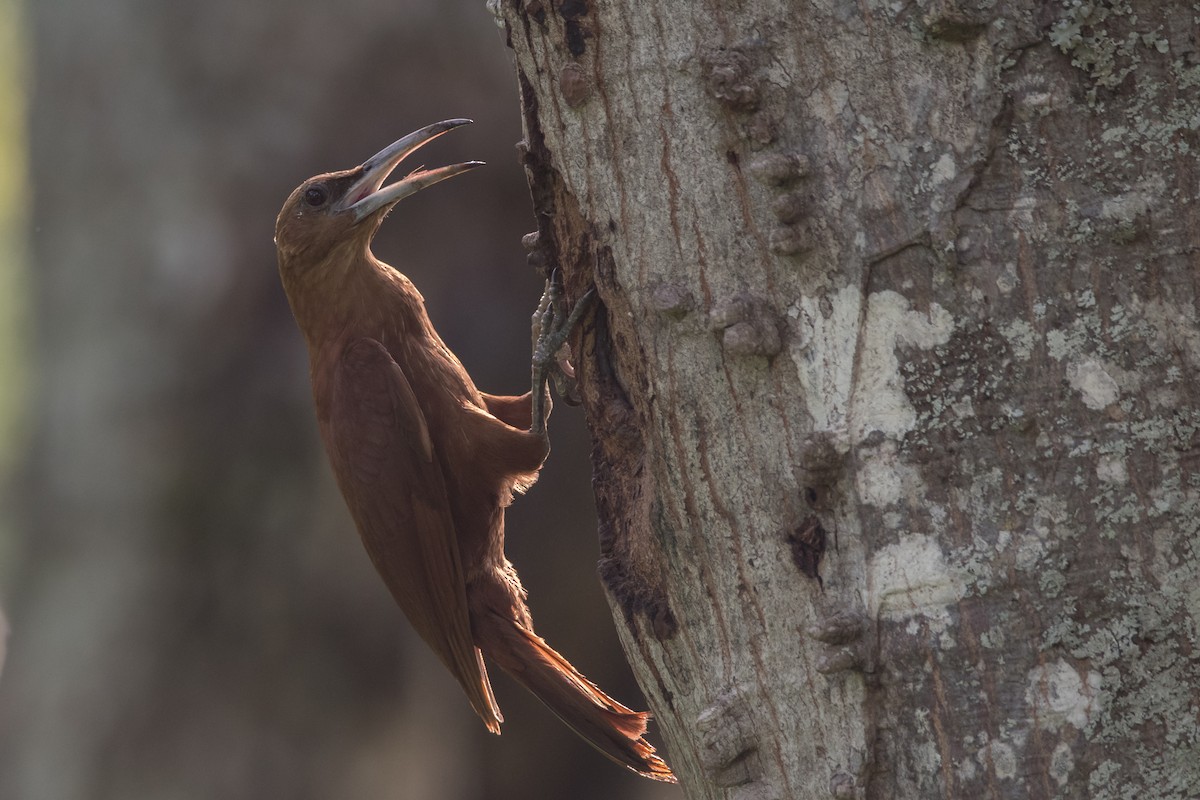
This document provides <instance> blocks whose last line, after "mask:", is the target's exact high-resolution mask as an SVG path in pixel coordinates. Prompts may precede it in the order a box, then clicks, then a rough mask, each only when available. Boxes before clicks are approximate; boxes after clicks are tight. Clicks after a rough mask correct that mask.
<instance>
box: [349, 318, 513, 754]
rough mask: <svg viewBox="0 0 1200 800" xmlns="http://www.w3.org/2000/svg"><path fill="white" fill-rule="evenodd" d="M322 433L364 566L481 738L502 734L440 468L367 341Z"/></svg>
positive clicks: (393, 370) (402, 387)
mask: <svg viewBox="0 0 1200 800" xmlns="http://www.w3.org/2000/svg"><path fill="white" fill-rule="evenodd" d="M327 425H328V431H327V444H328V449H329V456H330V459H331V461H332V462H333V467H334V471H335V473H336V474H337V477H338V483H339V485H340V486H341V489H342V494H343V495H344V496H345V498H346V502H347V504H348V505H349V507H350V512H351V514H352V516H353V517H354V521H355V523H356V524H357V526H358V531H359V534H360V535H361V536H362V540H363V544H364V545H365V546H366V549H367V553H368V554H369V555H370V557H371V561H372V562H373V563H374V564H375V568H376V569H377V570H378V571H379V574H380V575H381V576H382V577H383V580H384V582H385V583H386V584H387V587H388V589H389V590H390V591H391V593H392V596H393V597H394V598H395V599H396V602H397V603H398V604H399V605H400V608H401V609H402V610H403V611H404V613H405V615H406V616H407V617H408V619H409V621H410V622H411V623H412V626H413V627H414V628H415V629H416V631H417V633H418V634H420V636H421V638H422V639H424V640H425V641H426V642H427V643H428V644H429V646H430V647H431V648H433V651H434V652H435V653H437V655H438V657H439V658H441V660H442V661H443V663H445V664H446V666H447V667H448V668H449V669H450V671H451V672H452V673H454V676H455V677H456V678H457V679H458V681H459V683H461V684H462V687H463V689H464V690H465V691H466V693H467V696H468V697H469V698H470V701H471V705H472V706H474V708H475V711H476V712H477V713H478V714H479V716H480V717H481V718H482V719H483V721H484V724H485V725H487V727H488V730H490V731H492V732H493V733H499V732H500V722H501V721H502V719H503V718H502V717H501V715H500V709H499V708H498V707H497V705H496V700H495V697H494V696H493V695H492V689H491V685H490V683H489V682H488V678H487V671H486V668H485V667H484V664H483V657H482V655H481V654H480V652H479V650H478V648H476V647H475V645H474V642H473V640H472V638H471V623H470V618H469V616H468V612H467V598H466V588H465V580H464V576H463V569H462V562H461V561H460V558H459V552H458V540H457V538H456V534H455V529H454V522H453V519H452V517H451V514H450V506H449V499H448V496H447V492H446V484H445V480H444V478H443V475H442V468H441V464H440V463H439V461H438V458H437V453H436V451H435V448H434V443H433V441H432V439H431V438H430V434H429V428H428V426H427V425H426V421H425V417H424V414H423V413H422V412H421V407H420V405H419V404H418V402H417V398H416V396H415V395H414V393H413V390H412V386H411V385H410V384H409V381H408V379H407V377H406V376H405V374H404V371H403V370H402V369H401V368H400V366H399V365H398V364H397V363H396V362H395V360H394V359H393V358H392V357H391V355H390V354H389V353H388V351H387V349H386V348H384V346H383V345H382V344H380V343H379V342H377V341H375V340H374V339H369V338H361V339H357V340H355V341H353V342H351V343H349V344H348V345H347V346H346V348H345V349H344V350H343V351H342V353H341V356H340V357H339V359H338V363H337V366H336V368H335V374H334V380H333V388H332V403H331V407H330V414H329V421H328V423H327Z"/></svg>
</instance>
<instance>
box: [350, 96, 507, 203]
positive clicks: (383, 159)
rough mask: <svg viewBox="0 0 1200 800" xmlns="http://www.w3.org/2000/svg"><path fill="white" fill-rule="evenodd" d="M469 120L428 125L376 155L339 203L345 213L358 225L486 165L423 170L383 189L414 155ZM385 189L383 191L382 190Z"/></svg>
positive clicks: (448, 120)
mask: <svg viewBox="0 0 1200 800" xmlns="http://www.w3.org/2000/svg"><path fill="white" fill-rule="evenodd" d="M470 122H471V120H469V119H447V120H443V121H442V122H435V123H433V124H432V125H427V126H425V127H424V128H421V130H419V131H413V132H412V133H410V134H409V135H408V136H405V137H404V138H403V139H399V140H397V141H395V142H392V143H391V144H389V145H388V146H387V147H385V148H383V149H382V150H380V151H379V152H378V153H376V154H375V155H373V156H371V157H370V158H368V159H367V160H366V161H365V162H363V165H362V167H361V169H362V175H361V176H360V177H359V179H358V180H356V181H355V182H354V183H353V185H351V187H350V188H349V189H348V190H347V191H346V195H345V197H344V198H343V199H342V200H341V202H340V203H339V206H340V209H339V210H341V211H350V212H352V213H353V214H354V221H355V222H360V221H362V220H364V219H366V218H367V217H369V216H370V215H371V214H373V213H375V212H376V211H378V210H379V209H381V208H385V207H390V206H392V205H394V204H396V203H398V202H399V201H401V200H403V199H404V198H406V197H408V196H409V195H411V194H416V193H417V192H419V191H421V190H422V189H424V188H425V187H426V186H432V185H433V184H435V183H437V182H438V181H444V180H445V179H446V178H453V177H454V176H455V175H461V174H462V173H464V172H466V171H467V170H470V169H474V168H475V167H478V166H480V165H482V164H483V162H482V161H468V162H466V163H464V164H451V165H450V166H448V167H438V168H437V169H428V170H426V169H419V170H417V171H416V172H413V173H411V174H409V175H407V176H406V177H405V178H404V179H403V180H400V181H397V182H396V183H393V184H391V185H390V186H387V187H383V182H384V181H385V180H387V177H388V175H391V174H392V170H394V169H396V167H397V166H398V165H399V164H400V162H401V161H403V160H404V159H405V158H407V157H408V156H409V155H411V154H412V153H413V152H415V151H416V150H418V149H419V148H421V147H423V146H424V145H426V144H427V143H429V142H431V141H433V140H434V139H436V138H437V137H439V136H441V135H442V134H443V133H445V132H446V131H448V130H451V129H453V128H457V127H458V126H460V125H468V124H470ZM381 187H383V188H381Z"/></svg>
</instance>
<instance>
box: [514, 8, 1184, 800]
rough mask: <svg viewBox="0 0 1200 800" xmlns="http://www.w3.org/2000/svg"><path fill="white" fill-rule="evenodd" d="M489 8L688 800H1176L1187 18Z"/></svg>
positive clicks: (630, 634) (602, 496)
mask: <svg viewBox="0 0 1200 800" xmlns="http://www.w3.org/2000/svg"><path fill="white" fill-rule="evenodd" d="M494 5H495V11H496V12H497V14H498V17H499V19H500V20H501V21H502V24H503V25H504V26H505V29H506V33H507V36H508V41H509V44H510V46H511V47H512V48H513V49H514V51H515V52H516V59H517V70H518V80H519V83H520V86H521V91H522V98H523V104H524V122H525V128H526V145H527V146H526V150H525V163H526V167H527V172H528V176H529V179H530V184H531V187H532V193H533V197H534V202H535V206H536V210H537V212H538V224H539V234H540V235H539V237H538V241H537V249H536V250H535V253H534V256H535V259H534V260H535V261H538V262H540V263H544V264H546V265H551V266H554V265H556V266H559V267H561V268H562V269H563V270H564V272H565V273H566V275H567V283H568V287H569V289H570V290H571V292H573V293H575V294H576V295H577V294H578V293H579V292H581V291H582V290H583V289H584V288H585V287H586V286H587V285H588V284H590V283H592V282H594V283H595V285H596V287H597V289H598V293H599V297H600V300H601V302H600V303H599V304H598V308H599V310H598V312H597V314H596V316H595V317H594V319H593V321H592V322H591V324H590V326H589V327H588V328H587V329H586V330H585V331H584V335H583V351H582V353H581V354H580V356H579V364H578V366H579V370H580V375H581V382H582V391H583V395H584V401H585V408H586V411H587V414H588V418H589V421H590V425H591V429H592V433H593V436H594V439H595V449H594V453H593V461H594V471H595V490H596V496H597V504H598V509H599V513H600V526H601V528H600V535H601V543H602V550H603V558H602V562H601V575H602V578H603V579H604V582H605V585H606V587H607V590H608V594H609V598H610V601H611V604H612V606H613V609H614V612H615V616H616V617H617V618H618V621H619V626H620V628H621V631H622V638H623V642H624V644H625V647H626V650H627V653H628V655H629V657H630V659H631V661H632V662H633V665H634V668H635V671H636V672H637V674H638V675H639V678H640V680H641V683H642V685H643V688H644V689H645V691H646V692H647V694H648V696H649V697H650V699H651V705H652V707H653V709H654V711H655V712H656V713H657V718H658V723H659V725H660V727H661V730H662V733H663V735H664V737H665V739H666V741H667V745H668V746H667V755H668V760H670V761H671V763H672V764H673V766H674V768H675V769H676V770H677V772H678V773H679V775H680V777H681V780H682V783H683V786H684V789H685V791H686V793H687V795H688V796H689V797H691V798H716V797H729V798H760V797H761V798H816V797H827V796H834V797H860V798H884V797H897V798H930V797H945V798H961V797H976V796H978V797H997V798H999V797H1012V798H1030V797H1032V798H1042V797H1056V798H1084V797H1090V798H1110V797H1111V798H1115V797H1126V796H1138V797H1155V798H1183V797H1193V796H1197V795H1200V749H1198V744H1197V743H1198V742H1200V722H1198V715H1197V708H1198V707H1200V653H1198V652H1197V649H1196V644H1197V641H1196V637H1197V627H1198V618H1200V593H1198V592H1197V590H1196V588H1195V587H1196V586H1198V585H1200V561H1198V560H1197V552H1196V550H1197V542H1198V534H1197V521H1196V520H1197V514H1196V512H1197V504H1198V503H1200V488H1198V476H1197V474H1196V472H1195V466H1194V465H1195V463H1196V452H1197V435H1198V433H1197V431H1198V426H1200V410H1198V409H1200V406H1198V404H1197V399H1198V398H1197V389H1196V386H1197V371H1198V369H1200V327H1198V325H1197V280H1198V278H1197V275H1198V274H1200V273H1198V272H1197V267H1198V266H1200V265H1198V263H1197V260H1198V259H1197V237H1198V236H1200V233H1198V231H1200V218H1198V217H1197V213H1196V206H1195V203H1196V199H1197V196H1196V192H1197V181H1198V179H1200V174H1198V170H1197V168H1196V164H1195V152H1196V148H1197V145H1198V144H1200V142H1198V141H1197V138H1198V137H1197V132H1196V128H1197V124H1196V120H1197V118H1198V117H1197V115H1198V114H1200V97H1198V89H1197V87H1198V86H1200V67H1198V66H1197V49H1196V47H1197V45H1196V42H1195V38H1194V37H1195V25H1194V21H1193V15H1194V13H1195V11H1194V9H1193V8H1192V7H1191V6H1190V5H1189V4H1185V3H1178V2H1177V3H1155V4H1150V3H1144V4H1137V5H1138V7H1137V8H1136V10H1135V9H1134V8H1133V7H1131V5H1130V4H1127V3H1082V4H1081V3H1070V4H1058V3H1056V4H1043V3H1035V2H1031V1H1026V2H1020V1H1019V0H1018V1H1015V2H1014V1H1013V0H1009V1H1008V2H1002V1H998V2H970V0H962V2H953V0H945V1H940V0H925V1H920V2H912V3H902V4H885V3H877V2H864V3H856V4H847V3H843V2H816V3H789V2H772V1H771V0H746V1H745V2H741V3H736V4H730V3H725V2H720V0H704V1H701V0H690V1H689V2H687V3H682V2H668V3H638V2H613V3H591V2H588V0H554V1H553V2H552V1H551V0H516V2H514V0H505V2H503V3H499V4H494ZM818 570H819V571H818Z"/></svg>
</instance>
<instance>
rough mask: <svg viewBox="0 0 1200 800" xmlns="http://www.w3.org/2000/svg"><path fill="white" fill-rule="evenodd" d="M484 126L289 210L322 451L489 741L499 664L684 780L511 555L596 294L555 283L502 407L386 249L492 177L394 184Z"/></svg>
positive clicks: (385, 156)
mask: <svg viewBox="0 0 1200 800" xmlns="http://www.w3.org/2000/svg"><path fill="white" fill-rule="evenodd" d="M469 122H471V120H468V119H449V120H444V121H442V122H437V123H434V124H433V125H428V126H426V127H424V128H421V129H420V130H417V131H414V132H413V133H410V134H408V135H407V136H404V137H402V138H400V139H399V140H397V141H395V142H393V143H392V144H390V145H388V146H387V147H385V148H384V149H383V150H381V151H380V152H379V153H377V154H375V155H374V156H372V157H371V158H369V159H367V160H366V161H365V162H363V163H362V164H361V165H359V166H357V167H354V168H353V169H348V170H341V171H335V172H329V173H324V174H321V175H317V176H316V177H313V178H310V179H308V180H306V181H304V182H303V183H302V184H300V186H298V187H297V188H296V189H295V190H294V191H293V192H292V193H291V194H290V195H289V197H288V198H287V200H286V202H285V203H284V204H283V208H282V210H281V211H280V213H279V217H278V218H277V220H276V224H275V245H276V251H277V255H278V264H279V273H280V278H281V281H282V284H283V288H284V292H285V294H286V295H287V299H288V303H289V305H290V307H291V310H292V314H293V316H294V318H295V321H296V323H297V326H298V327H299V329H300V332H301V333H302V335H303V337H304V340H305V344H306V346H307V349H308V355H309V370H310V378H311V382H312V392H313V400H314V404H315V406H316V415H317V422H318V427H319V429H320V434H321V439H322V441H323V443H324V446H325V450H326V452H327V454H328V457H329V462H330V465H331V466H332V469H333V473H334V476H335V478H336V480H337V484H338V487H339V489H340V490H341V493H342V496H343V497H344V499H345V501H346V505H347V507H348V508H349V511H350V514H351V517H352V518H353V520H354V523H355V526H356V527H357V529H358V533H359V535H360V538H361V539H362V543H363V545H364V547H365V549H366V551H367V554H368V555H369V556H370V559H371V561H372V563H373V564H374V566H375V569H376V570H377V571H378V573H379V575H380V576H381V577H382V578H383V581H384V583H385V584H386V585H387V588H388V590H389V591H390V592H391V594H392V597H393V598H394V599H395V601H396V603H397V604H398V605H399V606H400V608H401V610H402V611H403V612H404V614H405V616H406V617H407V618H408V620H409V622H410V623H411V624H412V627H413V628H414V629H415V630H416V632H417V633H418V634H419V635H420V637H421V638H422V639H423V640H424V641H425V643H426V644H427V645H428V646H429V647H430V648H431V649H432V650H433V652H434V653H435V654H436V655H437V657H438V658H439V659H440V660H441V662H442V663H443V664H444V665H445V666H446V668H447V669H448V670H449V671H450V673H451V674H452V675H453V676H454V677H455V678H456V679H457V680H458V683H459V684H460V685H461V686H462V689H463V691H464V692H465V693H466V695H467V699H468V700H469V701H470V703H471V706H472V707H473V708H474V710H475V712H476V713H477V714H478V715H479V717H480V719H482V720H483V724H484V725H485V726H486V727H487V729H488V730H489V731H491V732H492V733H496V734H499V733H500V723H501V722H502V721H503V716H502V715H501V713H500V708H499V706H498V705H497V703H496V698H495V695H494V694H493V692H492V686H491V683H490V681H489V680H488V673H487V664H488V663H489V662H490V663H491V664H493V665H495V666H498V667H499V668H500V669H502V670H504V671H505V672H507V673H508V674H509V675H510V676H512V677H513V678H514V679H515V680H516V681H517V683H519V684H521V685H523V686H524V687H525V688H526V689H528V690H529V691H531V692H532V693H533V694H534V695H535V696H537V697H538V698H539V699H540V700H541V701H542V702H543V703H545V704H546V705H547V706H548V707H549V708H550V710H551V711H553V712H554V713H555V714H556V715H557V716H558V717H559V718H560V719H561V720H562V721H563V722H565V723H566V724H567V725H568V726H569V727H570V728H572V729H573V730H574V731H575V732H576V733H577V734H579V735H580V736H581V737H583V739H585V740H586V741H588V742H589V743H591V744H592V745H593V746H595V747H596V748H597V749H599V750H600V752H601V753H603V754H604V755H606V756H608V757H609V758H610V759H612V760H613V761H615V762H617V763H618V764H620V765H622V766H625V767H627V768H628V769H630V770H632V771H634V772H636V773H637V774H639V775H642V776H644V777H647V778H651V779H655V780H659V781H667V782H672V783H673V782H675V776H674V775H673V774H672V772H671V769H670V767H668V766H667V764H666V763H665V762H664V761H663V760H662V758H661V757H659V756H658V755H657V754H656V752H655V750H654V747H653V746H652V745H651V744H650V743H649V742H647V741H646V738H645V732H646V728H647V722H648V720H649V718H650V714H649V712H637V711H633V710H631V709H629V708H627V707H626V706H624V705H622V704H620V703H618V702H617V701H616V700H614V699H612V698H611V697H609V696H608V695H607V694H605V693H604V692H603V691H601V690H600V689H599V687H597V686H596V685H595V684H593V683H592V682H591V681H589V680H588V679H587V678H586V677H585V676H584V675H583V674H582V673H580V672H579V671H578V670H577V669H575V667H573V666H572V665H571V663H570V662H569V661H568V660H567V659H566V658H564V657H563V656H562V655H560V654H559V653H557V652H556V651H555V650H554V649H552V648H551V647H550V646H549V645H548V644H547V643H546V642H545V641H544V640H543V639H542V638H541V637H539V636H538V635H537V634H536V633H535V632H534V628H533V620H532V618H531V616H530V612H529V607H528V603H527V594H526V591H525V589H524V588H523V587H522V585H521V581H520V579H519V578H518V576H517V572H516V570H515V568H514V567H513V565H512V564H511V563H510V562H509V560H508V559H507V558H506V557H505V553H504V510H505V508H506V507H507V506H508V505H509V504H510V503H511V501H512V499H513V495H514V493H521V492H524V491H525V490H526V489H528V488H529V487H530V486H531V485H532V484H533V483H534V481H536V480H537V477H538V472H539V470H540V469H541V467H542V464H543V462H544V461H545V459H546V456H547V454H548V453H549V450H550V446H549V437H548V434H547V431H546V421H547V417H548V415H549V413H550V408H551V402H550V398H549V393H548V389H547V387H546V381H547V376H548V374H549V373H551V372H552V371H553V370H554V369H555V367H556V365H557V364H559V359H560V358H561V357H560V356H559V355H558V354H559V352H560V350H562V349H563V348H562V346H563V344H564V342H565V341H566V339H567V336H568V334H569V333H570V330H571V328H572V327H573V326H574V325H575V324H576V323H577V322H578V321H579V319H580V316H581V314H582V313H583V311H584V309H585V308H586V306H587V302H585V300H586V298H587V297H588V296H585V299H581V300H580V301H578V302H576V303H575V307H574V308H573V309H572V310H571V311H570V313H569V314H568V313H565V311H564V310H563V309H562V308H561V307H562V306H563V305H564V300H563V297H562V294H563V293H562V289H561V285H560V283H559V282H558V281H554V280H552V281H549V282H548V288H547V291H546V294H545V295H543V298H542V301H541V303H540V304H539V306H538V311H537V312H536V313H535V315H534V323H535V324H534V327H535V345H536V346H535V348H534V357H533V367H532V379H533V385H532V387H531V390H530V391H529V392H527V393H525V394H524V395H519V396H503V395H492V394H488V393H485V392H482V391H480V390H479V388H478V387H476V385H475V382H474V381H473V380H472V379H471V376H470V375H469V374H468V373H467V370H466V369H465V368H464V367H463V365H462V363H461V362H460V361H459V359H458V358H457V357H456V356H455V355H454V353H452V352H451V351H450V349H449V348H448V347H447V346H446V344H445V343H444V342H443V341H442V339H441V337H440V336H439V335H438V333H437V331H436V330H435V329H434V326H433V324H432V322H431V321H430V318H429V315H428V313H427V311H426V308H425V303H424V300H423V298H422V297H421V294H420V292H419V291H418V290H417V288H416V287H415V286H414V285H413V283H412V281H411V280H409V279H408V277H406V276H405V275H404V274H402V273H401V272H400V271H399V270H397V269H395V268H393V267H391V266H389V265H388V264H385V263H384V262H382V261H380V260H379V259H378V258H376V257H375V255H374V254H373V253H372V251H371V244H372V240H373V238H374V236H375V233H376V232H377V231H378V229H379V226H380V223H381V222H382V221H383V219H384V217H386V216H387V214H388V213H389V212H390V211H391V210H392V209H393V208H394V207H395V206H396V204H397V203H398V202H400V201H401V200H402V199H404V198H406V197H408V196H410V195H412V194H415V193H416V192H419V191H421V190H422V189H425V188H426V187H429V186H432V185H433V184H435V183H438V182H439V181H443V180H446V179H447V178H451V177H454V176H456V175H461V174H463V173H465V172H467V171H469V170H471V169H474V168H475V167H478V166H481V164H482V162H479V161H469V162H465V163H461V164H452V165H449V166H443V167H438V168H435V169H424V168H421V169H418V170H416V171H414V172H411V173H409V174H408V175H407V176H406V177H404V178H403V179H401V180H398V181H395V182H393V183H390V184H388V185H385V182H386V181H387V179H388V177H389V176H390V175H391V174H392V172H393V171H394V170H395V169H396V167H397V166H398V165H399V164H400V162H401V161H403V160H404V159H405V158H406V157H407V156H409V155H410V154H412V153H413V152H414V151H416V150H417V149H418V148H420V147H422V146H423V145H425V144H427V143H428V142H430V141H432V140H433V139H435V138H437V137H438V136H441V135H442V134H443V133H446V132H447V131H450V130H453V129H454V128H457V127H460V126H462V125H466V124H468V123H469Z"/></svg>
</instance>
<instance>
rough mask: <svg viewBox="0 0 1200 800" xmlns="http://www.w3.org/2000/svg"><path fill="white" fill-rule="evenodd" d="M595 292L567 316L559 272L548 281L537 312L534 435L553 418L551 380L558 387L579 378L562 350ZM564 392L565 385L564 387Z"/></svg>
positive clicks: (544, 430) (534, 350)
mask: <svg viewBox="0 0 1200 800" xmlns="http://www.w3.org/2000/svg"><path fill="white" fill-rule="evenodd" d="M593 297H595V290H594V289H589V290H588V292H587V294H585V295H584V296H583V297H581V298H579V301H578V302H576V303H575V307H574V308H572V309H571V313H570V314H567V313H565V312H564V310H563V308H562V280H561V278H560V277H559V274H558V270H555V271H554V272H553V273H552V274H551V275H550V279H549V280H548V281H546V291H545V292H544V293H543V294H542V299H541V302H539V303H538V307H537V311H535V312H534V313H533V393H532V402H533V413H532V415H531V416H532V420H531V423H532V424H531V425H530V427H529V431H530V433H535V434H537V435H539V436H544V435H545V433H546V417H547V416H549V400H550V398H549V396H548V395H549V391H548V389H547V386H546V382H547V380H549V379H550V378H551V377H553V378H554V379H555V383H556V385H559V384H558V379H559V378H560V377H561V378H563V379H566V380H570V379H573V378H574V377H575V371H574V369H572V367H571V364H570V362H569V361H568V360H567V358H568V356H569V354H563V353H561V352H560V351H562V350H563V349H564V348H565V346H566V343H567V337H568V336H570V335H571V331H572V330H573V329H574V327H575V326H576V325H577V324H579V320H580V319H582V318H583V315H584V312H586V311H587V309H588V306H589V305H591V303H592V299H593ZM560 393H561V386H560Z"/></svg>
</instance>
